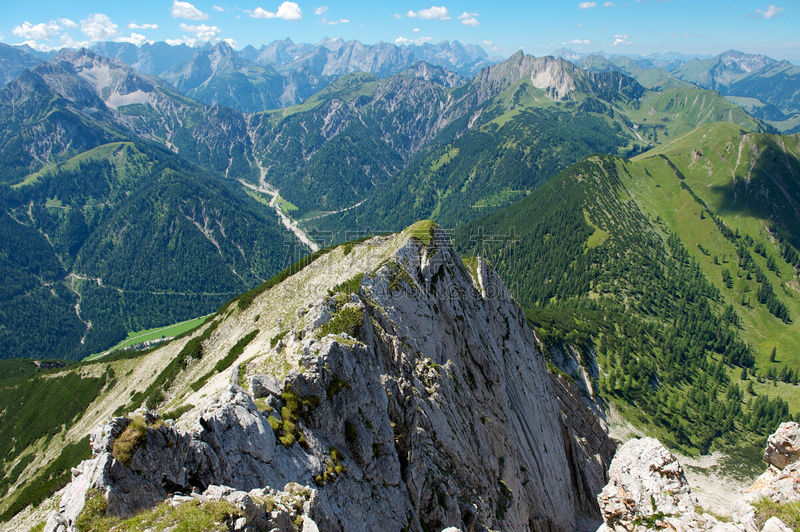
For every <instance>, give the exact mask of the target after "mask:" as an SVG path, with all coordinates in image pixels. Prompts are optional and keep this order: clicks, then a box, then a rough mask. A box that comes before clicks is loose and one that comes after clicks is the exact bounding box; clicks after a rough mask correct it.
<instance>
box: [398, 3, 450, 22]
mask: <svg viewBox="0 0 800 532" xmlns="http://www.w3.org/2000/svg"><path fill="white" fill-rule="evenodd" d="M406 16H407V17H409V18H421V19H425V20H450V12H449V11H448V10H447V8H446V7H444V6H431V7H429V8H428V9H420V10H419V11H409V12H408V13H406Z"/></svg>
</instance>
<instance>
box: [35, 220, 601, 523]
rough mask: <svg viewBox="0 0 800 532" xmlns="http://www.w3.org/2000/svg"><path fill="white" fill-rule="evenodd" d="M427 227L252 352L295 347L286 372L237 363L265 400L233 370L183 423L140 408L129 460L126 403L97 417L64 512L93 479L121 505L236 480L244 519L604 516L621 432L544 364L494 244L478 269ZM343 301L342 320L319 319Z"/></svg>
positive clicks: (197, 492) (225, 486)
mask: <svg viewBox="0 0 800 532" xmlns="http://www.w3.org/2000/svg"><path fill="white" fill-rule="evenodd" d="M429 236H430V239H431V241H430V242H422V241H421V240H420V239H417V238H408V239H407V240H406V241H405V242H404V243H403V244H402V245H399V246H398V247H397V248H396V249H395V250H394V251H393V254H392V255H391V256H390V257H389V259H388V260H382V261H381V262H379V263H378V264H376V266H375V268H374V269H373V270H372V271H369V272H353V274H355V273H365V274H364V275H363V277H362V278H361V285H360V286H359V287H358V289H357V290H356V291H355V292H354V293H352V294H349V295H346V297H341V294H340V295H339V296H337V297H334V296H330V297H328V298H323V299H321V300H319V301H314V302H313V303H311V304H310V305H308V307H306V310H303V312H296V311H292V313H291V315H296V316H297V320H300V322H301V323H303V325H302V326H301V327H300V328H297V327H296V326H295V329H294V330H291V331H285V332H286V334H285V335H284V336H282V337H281V338H282V339H281V340H280V341H276V342H273V346H272V348H271V349H272V351H270V352H268V353H266V354H264V355H257V356H256V361H258V360H260V359H258V358H257V357H258V356H264V357H266V361H267V362H269V360H271V358H270V357H277V356H278V354H279V353H284V352H288V353H292V354H293V356H296V357H298V358H297V359H293V361H292V363H291V364H288V363H287V366H288V367H289V369H288V370H287V372H286V373H285V374H284V376H282V377H280V378H278V377H276V376H275V375H274V374H273V375H271V376H261V375H251V376H249V378H248V377H247V376H246V375H244V374H243V378H242V379H241V382H246V383H249V387H250V390H251V392H252V394H253V395H254V396H256V397H259V403H258V404H259V406H256V403H255V402H254V400H253V399H252V398H251V395H250V393H251V392H249V391H247V390H245V389H243V388H240V387H239V385H238V382H240V381H239V379H234V380H233V382H231V384H230V385H229V388H228V389H226V390H224V391H222V392H221V393H220V394H219V395H218V396H216V399H215V400H214V401H213V402H209V403H208V404H205V403H204V407H203V408H202V409H199V410H198V411H197V413H194V414H192V415H195V416H197V419H196V420H195V421H191V420H190V428H186V427H187V426H189V425H186V424H185V423H184V421H186V420H185V419H182V421H181V426H182V427H184V429H183V430H178V429H177V428H176V426H175V425H173V424H172V423H171V422H168V423H166V424H162V423H160V422H159V420H158V419H157V418H155V417H154V416H152V415H150V414H147V415H146V416H145V417H146V421H147V422H148V427H149V428H148V429H147V430H146V437H145V438H144V439H143V441H142V442H141V443H140V445H139V446H138V447H136V448H135V449H134V451H133V454H132V457H131V459H130V460H129V461H127V463H122V462H120V461H119V460H118V459H117V458H115V456H114V454H115V453H114V442H115V440H116V439H117V438H119V437H120V434H122V432H123V431H124V430H125V428H126V427H127V425H128V423H130V421H129V420H128V419H127V418H116V419H113V420H111V421H110V422H109V423H108V424H107V425H106V426H105V427H102V428H100V429H98V436H97V438H93V439H92V444H93V450H94V453H95V456H94V457H93V458H92V460H89V461H87V462H84V463H83V464H82V465H81V468H82V469H81V471H82V472H81V473H80V474H79V475H76V476H75V477H74V479H73V482H72V484H71V485H70V487H69V488H68V493H70V494H72V495H70V496H69V497H65V500H64V501H63V502H62V508H61V513H60V515H58V516H54V518H53V523H54V526H55V525H56V524H57V523H67V524H68V525H69V524H72V523H74V522H75V518H76V517H77V515H78V514H79V513H80V509H81V507H82V504H83V498H84V497H85V493H86V489H88V487H92V488H98V489H101V490H103V491H104V492H105V494H106V498H107V500H108V512H109V513H112V514H116V515H127V514H129V513H132V512H134V511H137V510H139V509H142V508H148V507H152V506H153V505H155V504H157V503H158V502H160V501H162V500H165V499H170V500H174V501H175V502H176V503H179V502H180V501H181V500H183V499H182V498H183V497H186V496H191V497H206V498H208V497H212V496H215V497H216V496H218V497H227V498H230V497H233V498H234V499H235V501H234V500H233V499H230V500H231V501H232V502H234V504H236V505H237V506H238V507H239V508H241V509H242V511H243V512H244V515H245V516H244V517H243V519H244V521H242V522H238V521H237V523H238V525H236V527H238V528H240V529H247V527H248V526H249V527H258V526H267V527H268V528H269V527H275V528H278V529H280V530H284V529H287V530H288V529H291V528H284V526H285V527H290V526H292V527H294V526H297V523H298V522H299V521H298V519H299V518H300V517H302V518H303V525H302V528H303V530H306V529H308V530H314V529H316V528H318V529H320V530H365V529H367V530H399V529H402V528H408V529H411V530H422V529H438V530H441V529H444V528H447V527H456V528H458V529H461V530H482V529H502V530H532V531H567V530H570V531H571V530H576V529H593V528H596V527H597V525H599V524H600V511H599V507H598V506H597V503H596V501H595V500H594V494H595V493H596V492H597V491H599V489H600V488H601V487H602V485H603V483H604V482H605V479H606V469H607V465H608V463H609V461H610V457H611V454H612V452H613V444H611V442H610V441H609V440H608V438H607V436H606V435H605V432H604V431H603V429H602V427H601V426H600V425H599V424H598V423H597V420H596V419H595V418H594V415H593V414H592V412H591V410H590V409H589V408H588V407H587V406H586V405H585V404H584V403H583V402H582V401H581V399H580V397H576V396H574V393H575V391H574V390H573V389H572V388H570V387H569V386H568V385H566V384H565V383H562V382H561V381H559V380H557V379H552V378H551V376H550V374H549V373H548V371H547V369H546V366H545V361H544V358H543V356H542V354H541V353H540V352H539V351H538V349H537V348H536V341H535V337H534V335H533V331H532V330H531V329H530V328H529V326H528V325H527V323H526V320H525V317H524V314H523V312H522V310H521V309H520V307H519V306H518V305H517V304H516V303H515V302H514V301H513V300H512V299H511V297H510V296H509V294H508V292H507V291H506V290H505V288H504V286H503V285H502V283H501V281H500V279H499V278H498V276H497V275H496V274H495V273H494V272H493V271H492V270H491V269H490V268H489V267H488V266H487V264H486V263H485V262H483V261H478V264H477V268H475V271H474V273H470V272H469V271H467V269H466V268H465V267H464V265H463V263H462V262H461V260H460V258H459V257H458V256H457V254H456V253H455V252H454V251H453V249H452V248H451V247H450V245H449V241H448V240H447V239H446V237H445V235H444V234H442V233H441V232H440V231H439V230H438V229H435V230H432V232H431V233H430V235H429ZM423 240H424V239H423ZM354 253H355V252H354ZM269 295H270V294H269V292H268V293H266V294H265V297H269ZM306 304H307V303H306ZM301 310H302V309H301ZM287 314H288V313H287ZM342 315H347V316H350V318H348V319H349V320H350V321H349V322H348V323H349V326H348V328H347V332H344V333H339V334H322V332H321V331H322V329H323V328H326V327H327V330H333V329H334V327H333V326H331V325H329V323H331V322H333V321H334V320H341V319H342V318H341V316H342ZM229 316H230V317H226V319H231V320H235V319H239V318H238V316H237V314H236V313H232V314H229ZM242 319H244V318H242ZM249 319H250V320H251V322H250V323H252V318H249ZM303 320H305V321H303ZM295 354H296V355H295ZM254 364H255V366H256V367H260V366H258V362H254ZM247 367H249V366H246V367H245V368H244V369H245V370H246V369H247ZM237 373H238V372H237V371H236V368H235V367H234V368H233V369H232V375H236V374H237ZM265 405H266V406H265ZM259 409H261V411H260V410H259ZM276 436H278V437H279V438H280V442H278V441H276ZM81 477H83V478H81ZM84 484H86V486H85V488H84V487H82V486H83V485H84ZM73 485H74V486H73ZM215 486H216V487H215ZM259 490H261V491H259ZM293 494H294V495H293ZM298 494H301V495H302V494H305V495H302V497H301V498H302V499H303V500H302V504H300V502H298V503H297V504H294V503H291V504H290V503H289V502H287V503H286V505H285V506H287V507H288V506H291V507H292V508H294V510H293V512H294V513H288V514H285V515H284V514H276V515H265V513H264V512H266V510H265V509H263V508H262V507H261V506H259V504H260V503H259V502H258V501H259V500H262V499H264V498H267V497H270V498H273V499H276V500H287V501H289V500H295V499H297V497H300V495H298ZM292 497H295V499H292ZM226 500H228V499H226ZM298 501H299V499H298ZM262 510H263V511H262ZM287 523H288V524H287ZM291 523H295V524H294V525H292V524H291ZM590 527H591V528H590ZM48 530H55V528H52V527H50V528H48Z"/></svg>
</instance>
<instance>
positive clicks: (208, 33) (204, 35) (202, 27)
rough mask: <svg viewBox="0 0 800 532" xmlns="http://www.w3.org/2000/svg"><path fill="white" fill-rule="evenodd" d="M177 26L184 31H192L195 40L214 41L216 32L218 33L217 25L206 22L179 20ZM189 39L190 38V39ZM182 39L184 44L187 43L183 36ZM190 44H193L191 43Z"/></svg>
mask: <svg viewBox="0 0 800 532" xmlns="http://www.w3.org/2000/svg"><path fill="white" fill-rule="evenodd" d="M178 27H179V28H180V29H181V30H182V31H185V32H188V33H194V34H195V36H196V37H195V40H196V42H206V41H215V40H217V34H218V33H219V31H220V30H219V28H218V27H217V26H209V25H207V24H197V25H194V24H186V23H183V22H181V23H180V24H179V25H178ZM190 40H191V39H190ZM184 41H186V44H189V40H187V39H186V37H185V36H184ZM191 46H194V44H192V45H191Z"/></svg>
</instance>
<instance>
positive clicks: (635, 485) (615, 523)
mask: <svg viewBox="0 0 800 532" xmlns="http://www.w3.org/2000/svg"><path fill="white" fill-rule="evenodd" d="M608 474H609V477H610V480H609V483H608V484H607V485H606V486H605V488H603V491H602V492H601V493H600V495H598V497H597V500H598V503H599V504H600V509H601V511H602V512H603V519H604V520H605V523H606V525H607V526H608V527H609V528H611V529H612V530H634V529H635V528H636V525H637V524H638V523H639V522H640V521H642V520H643V519H648V518H649V519H653V520H655V519H659V518H663V516H669V515H679V514H685V513H688V512H693V511H694V508H695V506H696V505H697V504H698V503H697V499H696V498H695V497H694V496H693V495H692V492H691V490H690V489H689V484H688V482H687V481H686V477H685V476H684V474H683V468H681V465H680V463H678V460H677V458H675V456H673V454H672V453H670V452H669V450H667V448H666V447H664V446H663V445H661V443H660V442H659V441H658V440H656V439H654V438H642V439H634V440H630V441H629V442H627V443H626V444H625V445H623V446H622V447H621V448H620V449H619V450H618V451H617V454H616V456H615V457H614V460H613V461H612V462H611V467H610V468H609V470H608Z"/></svg>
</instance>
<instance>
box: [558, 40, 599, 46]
mask: <svg viewBox="0 0 800 532" xmlns="http://www.w3.org/2000/svg"><path fill="white" fill-rule="evenodd" d="M563 44H565V45H566V44H571V45H573V46H588V45H590V44H592V41H590V40H589V39H572V40H571V41H564V43H563Z"/></svg>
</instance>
